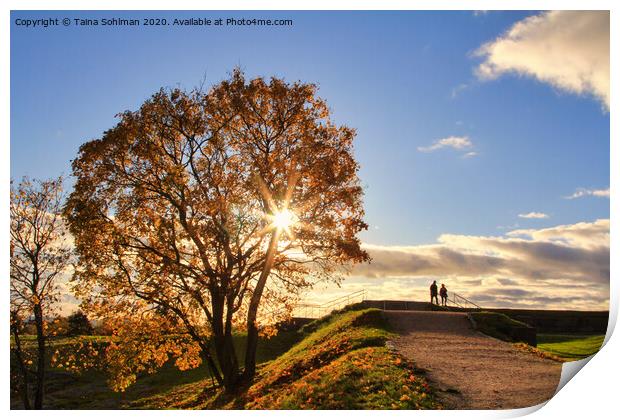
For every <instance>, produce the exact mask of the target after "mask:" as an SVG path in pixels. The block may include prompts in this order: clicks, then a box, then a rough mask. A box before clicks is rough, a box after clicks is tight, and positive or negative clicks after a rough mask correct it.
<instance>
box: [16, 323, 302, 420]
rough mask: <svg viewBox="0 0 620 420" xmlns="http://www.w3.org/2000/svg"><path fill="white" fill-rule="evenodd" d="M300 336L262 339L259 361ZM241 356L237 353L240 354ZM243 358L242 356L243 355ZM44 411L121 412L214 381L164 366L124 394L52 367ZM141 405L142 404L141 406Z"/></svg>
mask: <svg viewBox="0 0 620 420" xmlns="http://www.w3.org/2000/svg"><path fill="white" fill-rule="evenodd" d="M299 337H300V334H299V333H297V332H296V331H281V332H280V333H279V334H278V335H276V336H274V337H272V338H270V339H261V340H260V342H259V345H258V349H257V354H256V360H257V361H258V362H259V363H264V362H266V361H268V360H272V359H274V358H276V357H277V356H279V355H281V354H282V353H284V352H285V351H287V350H288V349H289V348H290V347H291V345H292V344H293V343H294V342H296V341H297V340H298V339H299ZM35 338H36V337H35V336H32V337H27V338H26V339H25V340H24V347H25V348H26V349H31V348H32V349H34V346H35V345H36V342H35V341H34V340H35ZM107 340H109V337H99V336H81V337H73V338H58V339H54V340H52V341H51V342H50V343H49V350H50V353H53V352H54V351H55V350H57V349H60V351H63V350H64V349H67V350H68V349H70V348H71V346H73V345H75V344H76V343H78V342H80V341H81V342H86V341H95V342H101V341H107ZM245 341H246V337H245V336H244V335H239V336H235V346H236V347H237V349H241V348H243V346H244V345H245ZM239 353H242V352H241V351H238V354H239ZM241 358H243V356H242V355H241ZM46 375H47V380H46V384H45V388H46V395H45V402H44V405H45V408H49V409H118V408H126V407H131V406H135V405H136V403H135V402H136V401H138V400H142V399H144V398H147V397H149V396H152V395H157V394H159V393H167V392H169V391H171V390H172V389H174V388H176V387H179V386H184V385H189V384H195V383H203V388H204V387H207V386H210V384H211V380H210V377H209V375H208V370H207V369H206V367H205V365H201V366H199V367H198V368H196V369H191V370H187V371H183V372H181V371H179V370H178V369H177V368H176V367H175V366H174V364H173V363H170V362H169V363H167V364H165V365H164V366H163V367H162V368H161V369H159V370H158V371H157V373H154V374H141V375H140V376H139V378H138V380H137V382H136V383H135V384H134V385H132V386H130V387H129V388H128V389H127V390H126V391H125V392H114V391H112V390H111V389H110V388H109V387H108V384H107V377H106V375H105V373H104V372H100V371H97V370H89V371H87V372H84V373H82V374H74V373H70V372H67V371H65V370H63V369H58V368H49V369H48V370H47V371H46ZM138 406H139V404H138ZM11 407H12V408H21V407H22V403H21V400H20V399H19V396H18V395H15V393H13V392H11Z"/></svg>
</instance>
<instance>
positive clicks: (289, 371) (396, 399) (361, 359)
mask: <svg viewBox="0 0 620 420" xmlns="http://www.w3.org/2000/svg"><path fill="white" fill-rule="evenodd" d="M302 333H303V334H304V337H303V339H301V341H299V342H298V343H297V344H295V345H294V346H293V347H292V348H291V349H290V350H289V351H288V352H286V353H284V354H283V355H281V356H280V357H278V358H277V359H275V360H273V361H271V362H268V363H265V364H263V365H261V366H260V369H259V375H258V378H257V380H256V381H255V382H254V384H252V386H250V387H249V388H248V389H246V390H245V391H244V392H243V393H242V394H241V395H239V396H237V397H234V398H230V397H227V396H226V395H224V394H221V393H210V392H208V391H207V392H205V391H202V389H203V388H204V387H205V386H207V385H208V383H207V382H206V381H203V382H197V383H194V384H190V385H187V386H180V387H177V388H175V389H172V390H171V391H170V392H166V393H162V394H159V395H156V396H153V397H150V398H146V399H142V400H140V401H136V403H135V404H134V406H140V407H141V408H164V407H166V408H204V409H214V408H220V409H221V408H224V409H226V408H232V409H243V408H245V409H416V408H418V409H420V408H440V406H439V404H438V403H437V402H436V401H435V400H434V398H433V395H432V391H431V390H430V388H429V386H428V384H427V382H426V380H425V378H424V377H422V376H420V375H418V374H417V373H416V372H415V369H414V367H413V365H412V364H411V363H410V362H407V361H405V360H403V359H402V358H401V357H399V356H398V355H396V354H392V353H390V352H389V351H388V349H387V348H386V347H385V342H386V340H387V339H388V338H389V337H390V335H391V333H390V332H389V331H388V330H387V327H386V324H385V321H384V320H383V318H382V315H381V312H380V311H378V310H376V309H366V310H353V311H345V312H341V313H337V314H333V315H330V316H328V317H326V318H324V319H321V320H318V321H315V322H313V323H312V324H309V325H307V326H306V327H305V328H304V329H303V330H302Z"/></svg>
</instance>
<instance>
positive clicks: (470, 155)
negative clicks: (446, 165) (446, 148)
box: [461, 152, 478, 159]
mask: <svg viewBox="0 0 620 420" xmlns="http://www.w3.org/2000/svg"><path fill="white" fill-rule="evenodd" d="M475 156H478V152H467V153H465V154H464V155H463V156H461V157H462V158H464V159H469V158H473V157H475Z"/></svg>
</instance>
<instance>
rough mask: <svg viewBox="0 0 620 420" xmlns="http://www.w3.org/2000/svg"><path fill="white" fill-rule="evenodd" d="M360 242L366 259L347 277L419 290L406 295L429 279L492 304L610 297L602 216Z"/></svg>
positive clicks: (585, 302)
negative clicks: (491, 231)
mask: <svg viewBox="0 0 620 420" xmlns="http://www.w3.org/2000/svg"><path fill="white" fill-rule="evenodd" d="M364 248H365V249H366V250H367V251H368V252H369V254H370V256H371V257H372V262H371V263H370V264H361V265H358V266H355V267H354V269H353V272H352V275H353V280H352V281H353V282H361V281H362V280H360V279H366V280H364V282H366V281H368V279H375V281H376V282H378V285H377V287H378V288H381V287H380V285H382V284H383V285H385V284H392V283H396V284H399V283H400V284H401V288H402V287H403V285H404V284H409V283H407V282H412V283H411V285H412V286H411V287H414V286H415V288H416V290H418V291H419V293H420V295H418V294H417V293H418V292H415V293H416V296H414V297H410V299H412V300H416V299H417V300H420V299H426V288H427V284H426V283H427V281H428V280H430V279H439V281H440V282H445V283H446V284H448V288H449V289H450V288H451V289H452V290H453V291H454V292H456V293H460V294H463V295H465V296H466V297H468V298H472V299H473V300H474V301H479V302H480V303H482V304H485V305H488V306H495V307H497V306H511V307H538V308H560V307H561V308H563V309H596V308H603V307H604V306H605V305H606V302H608V299H609V279H610V272H609V258H610V253H609V220H608V219H604V220H597V221H595V222H583V223H576V224H572V225H560V226H555V227H551V228H545V229H521V230H516V231H511V232H509V233H507V234H506V235H503V236H471V235H451V234H445V235H441V236H440V237H439V239H438V242H437V243H434V244H428V245H415V246H379V245H372V244H364ZM347 282H348V280H347ZM507 285H508V286H509V287H507ZM385 287H387V286H385ZM392 289H394V288H392ZM392 289H390V293H396V291H395V290H392ZM406 292H407V293H410V296H411V293H412V292H411V291H406ZM404 293H405V292H402V291H400V292H398V295H399V296H400V295H402V294H404ZM386 294H387V292H386ZM385 297H386V298H389V296H385ZM394 298H395V297H394Z"/></svg>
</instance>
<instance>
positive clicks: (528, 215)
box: [519, 211, 549, 219]
mask: <svg viewBox="0 0 620 420" xmlns="http://www.w3.org/2000/svg"><path fill="white" fill-rule="evenodd" d="M519 217H520V218H522V219H548V218H549V215H548V214H545V213H540V212H537V211H531V212H529V213H521V214H520V215H519Z"/></svg>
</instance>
